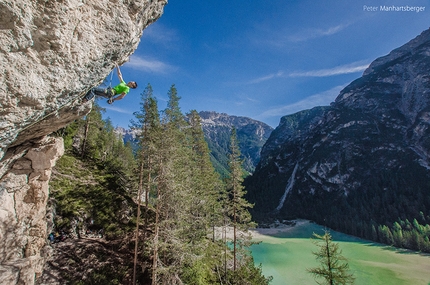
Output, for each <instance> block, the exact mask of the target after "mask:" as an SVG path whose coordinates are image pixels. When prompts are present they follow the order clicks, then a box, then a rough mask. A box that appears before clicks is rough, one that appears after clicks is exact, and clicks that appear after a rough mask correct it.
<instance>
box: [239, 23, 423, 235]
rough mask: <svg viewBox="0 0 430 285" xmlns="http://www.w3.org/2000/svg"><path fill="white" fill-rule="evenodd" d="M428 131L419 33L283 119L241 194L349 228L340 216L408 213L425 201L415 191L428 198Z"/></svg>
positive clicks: (269, 207) (261, 207) (261, 205)
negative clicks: (321, 100)
mask: <svg viewBox="0 0 430 285" xmlns="http://www.w3.org/2000/svg"><path fill="white" fill-rule="evenodd" d="M429 135H430V30H426V31H424V32H423V33H422V34H421V35H419V36H418V37H417V38H415V39H413V40H411V41H410V42H409V43H406V44H405V45H403V46H402V47H400V48H397V49H395V50H393V51H392V52H391V53H390V54H388V55H386V56H384V57H381V58H378V59H376V60H375V61H374V62H373V63H372V64H371V65H370V66H369V68H368V69H367V70H366V71H365V72H364V74H363V76H362V77H360V78H358V79H357V80H355V81H353V82H352V83H351V84H349V85H348V86H347V87H345V88H344V89H343V90H342V91H341V92H340V94H339V96H338V97H337V98H336V100H335V102H334V103H332V104H331V106H328V107H324V108H320V107H318V108H314V109H312V110H306V111H302V112H299V113H296V114H293V115H288V116H285V117H283V118H282V120H281V124H280V125H279V126H278V127H277V128H276V129H275V130H274V131H273V132H272V135H271V136H270V138H269V139H268V141H267V143H266V144H265V145H264V147H263V149H262V157H261V161H260V163H259V165H258V166H257V168H256V171H255V172H254V174H253V176H252V177H250V178H249V179H248V180H247V182H246V183H247V186H248V193H249V198H250V200H251V202H255V209H256V211H257V212H260V213H266V214H267V213H268V212H271V211H275V210H276V209H277V210H278V212H279V214H281V215H285V216H290V217H291V216H296V217H302V218H309V219H313V220H315V221H318V222H321V223H325V224H327V225H328V226H331V227H334V228H338V229H342V230H344V231H347V232H348V231H349V232H353V230H354V229H352V228H348V226H349V225H348V226H347V224H346V223H344V222H343V221H344V220H353V219H355V220H357V219H358V220H362V221H366V220H369V219H370V218H369V217H371V219H373V220H374V221H376V222H378V223H381V224H382V223H386V222H394V221H392V220H389V219H391V218H392V217H395V218H394V220H395V219H397V218H398V217H399V215H402V216H403V217H408V218H409V219H411V220H412V219H413V218H414V217H415V216H414V215H417V214H418V212H419V211H420V210H419V209H428V208H429V207H430V204H429V202H428V201H426V200H424V199H420V198H417V197H427V196H428V184H429V181H430V174H429V172H428V170H429V169H430V140H429ZM405 193H407V194H405ZM267 197H271V198H270V199H268V198H267ZM388 197H389V198H388ZM400 197H401V198H402V199H403V200H402V203H404V204H408V205H413V206H411V207H403V206H402V203H396V202H397V201H396V199H398V198H400ZM384 199H390V203H391V204H390V206H389V207H388V206H387V205H385V204H384V205H382V204H381V201H383V200H384ZM361 209H366V212H360V211H361ZM275 212H276V211H275ZM272 213H273V212H272ZM339 216H341V217H342V218H340V217H339ZM325 218H326V221H324V220H323V219H325ZM330 223H331V224H330ZM351 224H353V223H351Z"/></svg>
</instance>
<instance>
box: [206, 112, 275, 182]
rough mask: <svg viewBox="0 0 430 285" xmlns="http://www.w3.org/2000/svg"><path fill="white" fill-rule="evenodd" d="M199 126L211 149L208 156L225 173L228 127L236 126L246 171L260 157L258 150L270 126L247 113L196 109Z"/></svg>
mask: <svg viewBox="0 0 430 285" xmlns="http://www.w3.org/2000/svg"><path fill="white" fill-rule="evenodd" d="M199 115H200V118H201V119H202V128H203V132H204V134H205V138H206V141H207V143H208V145H209V149H210V151H211V160H212V163H213V164H214V166H215V168H216V169H217V171H218V172H219V173H221V174H222V175H224V176H225V175H226V174H227V173H228V154H229V147H230V135H231V129H232V128H233V127H234V128H236V132H237V138H238V141H239V148H240V152H241V154H242V157H243V160H244V163H243V167H244V169H245V170H246V171H248V172H253V171H254V169H255V167H256V165H257V163H258V162H259V161H260V151H261V148H262V147H263V145H264V143H265V142H266V140H267V139H268V138H269V136H270V133H271V132H272V131H273V128H272V127H270V126H269V125H267V124H265V123H262V122H259V121H256V120H253V119H250V118H246V117H239V116H230V115H227V114H225V113H216V112H208V111H203V112H199Z"/></svg>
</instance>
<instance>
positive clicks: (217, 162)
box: [115, 111, 273, 176]
mask: <svg viewBox="0 0 430 285" xmlns="http://www.w3.org/2000/svg"><path fill="white" fill-rule="evenodd" d="M199 116H200V118H201V120H202V129H203V132H204V134H205V138H206V141H207V143H208V146H209V149H210V151H211V161H212V163H213V165H214V167H215V168H216V170H217V171H218V172H219V173H220V174H221V175H222V176H226V175H227V173H228V153H229V144H230V135H231V129H232V127H234V128H236V131H237V137H238V141H239V147H240V151H241V153H242V157H243V160H244V164H243V165H244V169H245V170H246V171H248V172H250V173H251V172H253V171H254V169H255V167H256V165H257V163H258V162H259V160H260V151H261V148H262V147H263V145H264V143H265V142H266V140H267V139H268V138H269V136H270V133H271V132H272V131H273V128H272V127H270V126H269V125H267V124H265V123H263V122H260V121H257V120H253V119H250V118H247V117H240V116H232V115H227V114H225V113H217V112H213V111H202V112H199ZM115 131H116V133H118V134H120V135H121V136H122V137H123V139H124V142H131V143H132V144H134V145H137V142H136V134H137V133H136V132H137V131H135V130H130V129H125V128H122V127H117V128H116V129H115Z"/></svg>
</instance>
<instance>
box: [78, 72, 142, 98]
mask: <svg viewBox="0 0 430 285" xmlns="http://www.w3.org/2000/svg"><path fill="white" fill-rule="evenodd" d="M116 69H117V74H118V78H119V81H120V83H119V84H118V85H117V86H115V87H113V88H112V87H108V88H101V87H94V88H91V90H90V91H88V92H87V94H86V95H85V97H84V99H83V102H84V103H85V102H87V101H89V100H91V99H93V97H94V96H95V95H97V96H102V97H105V98H108V99H109V100H108V101H107V102H108V103H109V104H112V103H113V102H114V101H118V100H121V99H122V98H124V97H125V95H127V94H128V92H129V91H130V88H132V89H135V88H136V87H137V83H136V82H135V81H130V82H128V83H125V81H124V79H123V78H122V74H121V70H120V69H119V67H118V66H117V67H116ZM115 95H119V96H117V97H114V96H115Z"/></svg>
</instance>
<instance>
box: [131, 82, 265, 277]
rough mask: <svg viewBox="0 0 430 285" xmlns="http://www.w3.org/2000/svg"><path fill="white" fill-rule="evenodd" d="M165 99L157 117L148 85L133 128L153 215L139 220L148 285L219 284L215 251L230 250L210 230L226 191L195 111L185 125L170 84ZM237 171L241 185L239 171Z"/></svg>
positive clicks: (219, 217)
mask: <svg viewBox="0 0 430 285" xmlns="http://www.w3.org/2000/svg"><path fill="white" fill-rule="evenodd" d="M168 96H169V102H168V104H167V108H166V110H164V111H163V112H162V114H163V116H160V115H159V112H158V110H157V105H156V101H155V98H153V96H152V88H151V87H150V85H148V87H147V88H146V89H145V91H144V94H143V95H142V104H141V106H142V109H141V111H140V112H138V113H136V114H135V115H136V119H137V121H136V122H134V124H133V125H134V128H136V129H140V136H139V142H140V153H139V164H140V167H141V170H140V174H139V177H140V181H141V184H142V187H143V188H144V189H147V190H145V191H146V193H147V194H148V195H147V197H153V199H145V201H146V202H145V207H147V208H149V209H153V211H154V213H155V216H154V217H153V219H151V220H144V223H145V224H144V225H143V228H144V229H145V234H144V235H143V237H145V241H143V240H142V241H141V242H144V243H145V244H146V247H147V250H144V251H142V254H145V255H149V256H151V257H152V258H153V260H152V265H151V266H149V268H148V270H150V272H151V275H152V284H179V283H184V284H215V283H219V282H220V280H219V278H220V276H225V274H220V272H221V271H220V268H223V264H224V259H223V258H222V257H223V256H222V255H221V254H220V253H222V252H223V251H224V250H228V251H230V249H229V248H228V247H227V245H226V244H225V243H219V242H218V241H216V240H215V239H214V238H213V237H214V236H215V233H214V228H215V227H216V226H221V225H222V223H223V220H224V216H223V215H222V214H223V213H225V211H224V210H222V204H221V201H223V198H222V197H225V189H223V184H222V182H221V181H220V180H219V177H218V175H217V173H216V172H215V170H214V168H213V166H212V164H211V162H210V155H209V148H208V145H207V143H206V141H205V138H204V134H203V131H202V128H201V119H200V117H199V116H198V113H197V112H196V111H191V112H190V114H189V115H188V117H189V120H188V121H186V120H185V119H184V118H185V117H184V115H183V114H182V112H181V110H180V107H179V100H180V97H179V96H178V94H177V90H176V88H175V86H174V85H172V86H171V88H170V90H169V92H168ZM236 173H240V175H239V176H240V177H239V180H237V181H236V183H240V181H241V180H240V179H241V177H242V170H241V168H240V170H237V171H236ZM238 181H239V182H238ZM237 222H238V223H239V220H238V221H237ZM141 257H143V256H141ZM247 266H249V267H250V270H251V269H252V268H253V267H254V265H253V264H252V266H251V264H248V265H247ZM257 272H258V271H257ZM260 274H261V271H260ZM250 276H251V275H250ZM253 278H254V277H253Z"/></svg>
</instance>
